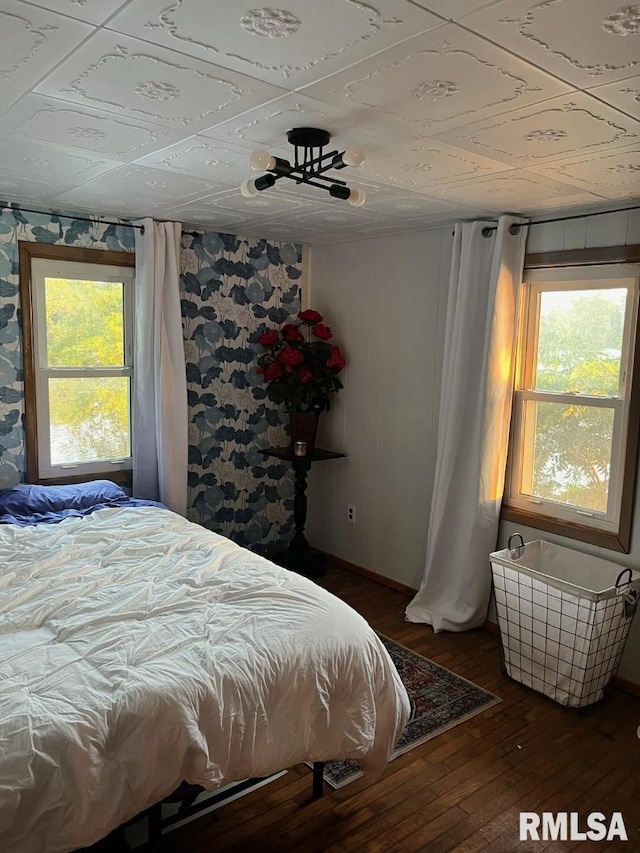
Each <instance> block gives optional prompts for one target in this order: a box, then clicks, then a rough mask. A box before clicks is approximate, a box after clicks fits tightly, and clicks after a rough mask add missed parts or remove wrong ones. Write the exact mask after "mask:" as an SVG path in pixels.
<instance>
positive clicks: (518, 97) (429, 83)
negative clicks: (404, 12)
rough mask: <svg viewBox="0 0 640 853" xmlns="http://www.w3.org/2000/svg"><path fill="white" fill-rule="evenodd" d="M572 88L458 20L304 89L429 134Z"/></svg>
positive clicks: (308, 92)
mask: <svg viewBox="0 0 640 853" xmlns="http://www.w3.org/2000/svg"><path fill="white" fill-rule="evenodd" d="M568 90H569V87H568V86H567V85H566V84H564V83H561V82H559V81H558V80H556V79H555V78H553V77H550V76H549V75H548V74H545V73H544V72H542V71H539V70H538V69H536V68H533V67H532V66H530V65H528V64H527V63H525V62H522V61H521V60H520V59H517V58H516V57H514V56H511V55H510V54H508V53H506V52H505V51H503V50H502V49H501V48H499V47H496V46H495V45H492V44H489V42H487V41H485V40H484V39H481V38H479V37H478V36H476V35H474V34H473V33H469V32H467V31H466V30H463V29H462V28H461V27H459V26H458V25H457V24H446V25H445V26H444V27H441V28H440V29H437V30H435V31H433V32H431V33H426V34H424V35H421V36H418V37H416V38H413V39H410V40H408V41H406V42H404V43H403V44H401V45H396V46H395V47H392V48H390V49H389V50H386V51H384V52H383V53H381V54H378V56H374V57H371V59H369V60H368V61H366V62H361V63H359V64H358V65H356V66H355V67H353V68H349V69H348V70H347V71H343V72H341V73H340V74H335V75H334V76H333V77H330V78H329V79H328V80H323V81H321V82H320V83H316V84H315V85H313V86H309V87H308V88H306V89H305V90H304V91H305V94H308V95H311V96H312V97H315V98H318V99H319V100H324V101H327V102H330V103H335V104H337V105H338V106H341V107H350V108H351V109H352V110H354V109H362V108H370V109H373V110H375V111H376V113H377V114H378V115H379V116H380V117H381V118H383V119H385V120H386V121H393V122H395V123H399V124H401V125H403V126H404V127H406V128H407V129H409V130H410V131H411V132H412V133H415V134H418V135H421V136H430V135H432V134H434V133H437V132H439V131H441V130H444V129H445V128H448V127H453V126H456V125H460V124H464V123H466V122H469V121H474V120H477V119H481V118H485V117H488V116H493V115H497V114H499V113H503V112H505V111H507V110H514V109H516V108H517V107H521V106H525V105H527V104H532V103H536V102H538V101H543V100H545V99H547V98H552V97H554V96H556V95H560V94H562V93H565V92H568Z"/></svg>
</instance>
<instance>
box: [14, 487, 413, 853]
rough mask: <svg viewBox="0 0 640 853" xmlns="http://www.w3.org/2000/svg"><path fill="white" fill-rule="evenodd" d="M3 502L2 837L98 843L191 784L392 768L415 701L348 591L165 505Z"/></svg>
mask: <svg viewBox="0 0 640 853" xmlns="http://www.w3.org/2000/svg"><path fill="white" fill-rule="evenodd" d="M116 488H117V487H116ZM1 504H2V493H0V522H3V521H4V522H6V523H0V743H1V744H2V746H1V749H0V850H2V851H6V853H45V851H46V853H65V851H73V850H76V849H78V848H82V847H86V846H88V845H90V844H92V843H94V842H95V841H97V840H99V839H100V838H102V837H104V836H105V835H107V834H108V833H109V832H110V831H111V830H113V829H114V828H115V827H118V826H119V825H121V824H123V823H124V822H125V821H127V820H130V819H131V818H132V817H134V816H135V815H137V814H139V813H140V812H142V811H144V810H145V809H147V808H148V807H150V806H151V805H153V804H155V803H158V802H159V801H160V800H162V799H163V798H164V797H166V796H167V795H169V794H170V793H171V792H172V791H174V790H175V789H176V788H177V787H178V786H179V785H180V784H181V783H188V784H189V785H200V786H202V787H204V788H206V789H207V790H212V789H215V788H218V787H219V786H222V785H224V784H226V783H228V782H231V781H235V780H240V779H245V778H247V777H264V776H268V775H270V774H272V773H275V772H277V771H279V770H282V769H286V768H289V767H292V766H293V765H295V764H298V763H300V762H303V761H311V762H319V761H325V760H330V759H334V758H353V759H356V760H358V761H359V762H360V764H361V766H362V767H363V770H364V771H365V773H369V774H370V775H371V777H372V778H373V777H375V775H376V774H378V773H380V772H381V770H382V769H383V768H384V766H385V765H386V762H387V761H388V759H389V755H390V753H391V751H392V749H393V747H394V745H395V743H396V741H397V740H398V738H399V736H400V734H401V732H402V730H403V727H404V724H405V722H406V719H407V717H408V712H409V703H408V698H407V695H406V691H405V689H404V687H403V685H402V682H401V681H400V678H399V676H398V674H397V671H396V670H395V667H394V666H393V663H392V662H391V660H390V658H389V656H388V653H387V652H386V650H385V648H384V646H383V645H382V643H381V642H380V640H379V638H378V637H377V635H376V634H375V633H374V631H373V630H372V629H371V627H370V626H369V625H368V624H367V623H366V621H365V620H364V619H362V618H361V617H360V616H359V615H358V614H357V613H356V612H355V611H354V610H352V609H351V608H350V607H349V606H348V605H346V604H345V603H344V602H342V601H340V600H339V599H337V598H335V597H334V596H332V595H331V594H330V593H328V592H326V591H325V590H323V589H321V588H320V587H318V586H317V585H316V584H314V583H312V582H311V581H309V580H306V579H305V578H302V577H300V576H298V575H295V574H293V573H291V572H289V571H287V570H285V569H282V568H279V567H278V566H276V565H274V564H273V563H271V562H269V561H267V560H265V559H263V558H261V557H259V556H258V555H256V554H253V553H252V552H250V551H247V550H246V549H243V548H241V547H239V546H237V545H235V544H234V543H232V542H231V541H230V540H228V539H226V538H224V537H221V536H218V535H216V534H215V533H212V532H211V531H208V530H206V529H204V528H202V527H200V526H198V525H196V524H192V523H190V522H188V521H187V520H185V519H184V518H182V517H181V516H178V515H176V514H175V513H172V512H170V511H169V510H167V509H166V508H163V507H161V506H160V505H153V504H151V503H147V504H145V503H144V502H136V501H133V502H132V501H130V500H129V499H127V498H126V496H124V495H122V497H120V498H119V499H114V500H106V501H102V502H100V501H97V502H94V505H92V506H89V507H76V508H67V510H66V511H65V510H64V508H63V510H60V509H59V508H54V509H53V510H48V511H47V513H44V515H47V516H48V517H47V518H42V517H41V518H38V513H26V514H25V513H23V514H22V515H20V514H19V513H16V512H15V511H13V512H7V511H6V508H5V513H4V515H3V514H2V506H1ZM59 513H61V515H60V518H56V516H57V515H58V514H59ZM41 515H42V514H41ZM51 522H55V523H51Z"/></svg>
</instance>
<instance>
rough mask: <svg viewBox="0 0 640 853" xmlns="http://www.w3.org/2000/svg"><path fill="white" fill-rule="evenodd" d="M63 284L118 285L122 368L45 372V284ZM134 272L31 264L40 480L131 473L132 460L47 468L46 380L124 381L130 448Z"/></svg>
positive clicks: (44, 261)
mask: <svg viewBox="0 0 640 853" xmlns="http://www.w3.org/2000/svg"><path fill="white" fill-rule="evenodd" d="M46 278H64V279H76V280H81V281H117V282H122V284H123V313H124V317H123V323H124V365H123V366H122V367H84V368H75V367H74V368H68V367H49V366H48V364H47V349H46V347H47V338H46V306H45V279H46ZM134 280H135V272H134V269H133V267H124V266H123V267H120V266H114V265H113V264H106V263H105V264H101V263H93V262H91V263H90V262H84V261H67V260H62V259H51V258H36V257H34V258H32V260H31V300H32V316H33V327H32V334H33V349H34V378H35V395H36V418H37V424H38V428H37V451H38V474H39V476H40V477H41V478H43V479H55V478H57V479H59V478H61V477H69V476H73V477H83V476H91V475H93V474H111V473H113V472H114V471H122V470H128V469H130V468H131V464H132V459H131V456H130V455H129V456H126V457H118V458H114V459H108V460H92V461H91V462H70V463H68V464H63V465H53V464H52V463H51V440H50V438H51V425H50V420H49V379H52V378H62V377H64V378H91V377H96V378H97V377H106V376H126V377H129V383H130V386H129V387H130V396H129V405H130V411H129V431H130V436H129V446H130V447H131V442H132V435H131V432H132V418H133V411H132V405H131V404H132V399H133V300H134Z"/></svg>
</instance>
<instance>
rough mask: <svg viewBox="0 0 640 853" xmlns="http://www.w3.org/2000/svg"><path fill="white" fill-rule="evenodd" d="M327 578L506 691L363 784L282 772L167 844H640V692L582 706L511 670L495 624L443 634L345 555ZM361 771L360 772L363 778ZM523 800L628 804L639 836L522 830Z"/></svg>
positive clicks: (378, 624)
mask: <svg viewBox="0 0 640 853" xmlns="http://www.w3.org/2000/svg"><path fill="white" fill-rule="evenodd" d="M320 583H322V585H323V586H325V587H326V588H327V589H329V590H331V591H332V592H334V593H335V594H336V595H338V596H339V597H340V598H343V599H344V600H345V601H347V602H348V603H349V604H351V605H352V606H353V607H354V608H355V609H356V610H358V611H359V612H360V613H362V614H363V616H365V618H366V619H368V620H369V622H370V623H371V624H372V625H373V626H374V628H376V629H377V630H378V631H380V632H382V633H383V634H386V635H387V636H389V637H392V638H393V639H395V640H397V641H398V642H401V643H404V644H405V645H407V646H409V647H410V648H412V649H414V650H415V651H417V652H419V653H421V654H424V655H426V656H427V657H429V658H431V659H432V660H434V661H436V662H437V663H439V664H441V665H442V666H446V667H449V668H450V669H452V670H454V671H455V672H457V673H458V674H459V675H462V676H465V677H466V678H469V679H470V680H472V681H474V682H476V683H477V684H479V685H481V686H482V687H485V688H487V689H488V690H491V691H493V692H495V693H497V694H498V695H499V696H500V697H501V698H502V700H503V701H502V702H501V703H500V704H498V705H496V706H494V707H492V708H490V709H489V710H488V711H486V712H485V713H483V714H481V715H479V716H477V717H475V718H473V719H471V720H469V721H468V722H466V723H462V724H461V725H459V726H457V727H456V728H454V729H451V730H450V731H448V732H445V733H444V734H441V735H439V736H438V737H436V738H434V739H433V740H431V741H428V742H427V743H426V744H423V745H422V746H419V747H417V748H416V749H414V750H412V751H411V752H409V753H407V754H405V755H403V756H401V757H400V758H398V759H396V760H395V761H394V762H392V763H391V764H390V765H389V767H388V768H387V770H386V772H385V774H384V776H383V777H382V779H381V780H380V781H379V782H377V783H376V784H375V785H373V786H370V787H368V788H366V789H363V790H357V788H356V787H354V786H347V787H345V788H343V789H342V790H339V791H334V792H332V791H330V790H328V789H327V791H326V793H325V796H324V797H323V798H322V799H321V800H318V801H315V802H310V801H309V797H310V792H311V771H310V770H309V769H308V768H307V767H306V766H300V767H294V768H293V769H291V770H290V771H289V772H288V773H287V774H286V775H285V776H283V777H282V778H281V779H278V780H276V781H275V782H273V783H271V784H270V785H269V786H267V787H265V788H262V789H261V790H259V791H256V792H254V793H252V794H249V795H247V796H245V797H242V798H241V799H239V800H236V801H234V802H232V803H229V804H227V805H225V806H223V807H222V808H220V809H219V810H218V811H216V812H214V813H212V814H210V815H207V816H205V817H202V818H200V819H199V820H197V821H195V822H194V823H192V824H190V825H188V826H186V827H182V828H180V829H178V830H176V831H174V832H172V833H171V834H169V835H167V836H165V845H164V846H165V847H166V851H167V853H209V851H216V853H219V852H220V851H237V852H238V853H244V851H246V852H247V853H249V851H250V853H257V851H260V853H262V851H274V853H275V851H278V853H283V851H284V852H285V853H286V851H300V853H314V851H326V853H345V852H346V851H352V853H353V851H385V853H387V851H402V853H414V851H415V853H418V851H428V853H445V851H455V853H475V852H476V851H491V853H494V851H495V853H503V852H504V853H521V851H532V853H538V851H544V852H545V853H559V851H562V853H568V851H574V850H579V851H588V850H594V851H601V853H604V851H607V853H609V852H610V851H614V850H616V851H617V850H620V851H626V853H631V851H640V740H638V737H637V736H636V728H637V727H638V725H640V699H638V698H634V697H633V696H630V695H628V694H626V693H623V692H621V691H618V690H615V689H611V690H610V691H609V692H608V694H607V696H606V698H605V699H604V700H603V701H602V702H601V703H599V704H598V705H597V706H594V707H592V708H590V709H585V710H582V711H575V710H568V709H565V708H562V707H561V706H559V705H556V704H555V703H553V702H551V701H550V700H548V699H545V698H544V697H542V696H540V695H538V694H536V693H534V692H532V691H530V690H528V689H527V688H525V687H522V686H520V685H518V684H516V683H514V682H512V681H510V680H509V679H507V678H505V677H504V676H503V675H502V674H501V671H500V658H499V640H498V638H497V637H496V636H494V635H492V634H490V633H487V632H486V631H483V630H476V631H469V632H466V633H464V634H455V635H454V634H438V635H434V633H433V631H432V630H431V629H430V628H427V627H425V626H420V625H413V624H410V623H407V622H405V621H404V607H405V605H406V603H407V601H408V597H407V596H406V595H404V594H402V593H399V592H395V591H393V590H390V589H387V588H385V587H383V586H380V585H379V584H376V583H374V582H372V581H370V580H367V579H365V578H362V577H359V576H358V575H354V574H351V573H349V572H347V571H344V570H342V569H337V568H334V567H329V568H328V572H327V575H326V577H325V578H323V579H322V580H321V581H320ZM355 784H357V783H354V785H355ZM520 811H536V812H538V813H540V812H542V811H553V812H557V811H566V812H579V813H580V814H581V815H582V817H583V820H584V817H585V816H586V815H587V814H588V813H590V812H594V811H600V812H603V813H604V814H605V815H606V816H607V819H609V818H610V816H611V813H612V812H614V811H619V812H622V813H623V817H624V821H625V825H626V829H627V832H628V834H629V841H628V842H627V843H622V842H620V841H611V842H607V841H603V842H594V841H573V842H570V841H565V842H561V841H555V842H552V841H547V842H545V841H538V842H534V841H527V842H520V841H519V840H518V821H519V813H520Z"/></svg>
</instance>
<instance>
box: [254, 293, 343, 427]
mask: <svg viewBox="0 0 640 853" xmlns="http://www.w3.org/2000/svg"><path fill="white" fill-rule="evenodd" d="M332 337H333V332H332V331H331V329H330V328H329V326H325V324H324V322H323V317H322V315H321V314H319V313H318V312H317V311H312V310H311V309H308V310H307V311H300V313H299V314H298V322H297V323H287V325H286V326H283V327H282V328H281V329H280V330H279V331H278V330H277V329H267V331H266V332H264V333H263V334H262V335H260V337H259V338H258V343H259V344H261V345H262V346H263V347H264V348H265V350H266V352H264V353H263V354H262V355H261V356H260V358H259V359H258V373H260V374H262V377H263V378H264V381H265V382H267V383H268V386H269V387H268V389H267V394H268V396H269V399H270V400H271V401H272V402H274V403H285V405H286V406H287V409H289V411H292V412H323V411H327V410H328V409H329V394H332V393H333V392H335V391H339V390H340V388H342V387H343V386H342V382H341V381H340V379H339V378H338V373H340V371H341V370H342V368H343V367H344V366H345V364H346V361H345V359H344V356H343V355H342V353H341V352H340V349H339V348H338V347H337V346H335V345H333V344H331V343H329V341H330V340H331V338H332Z"/></svg>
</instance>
